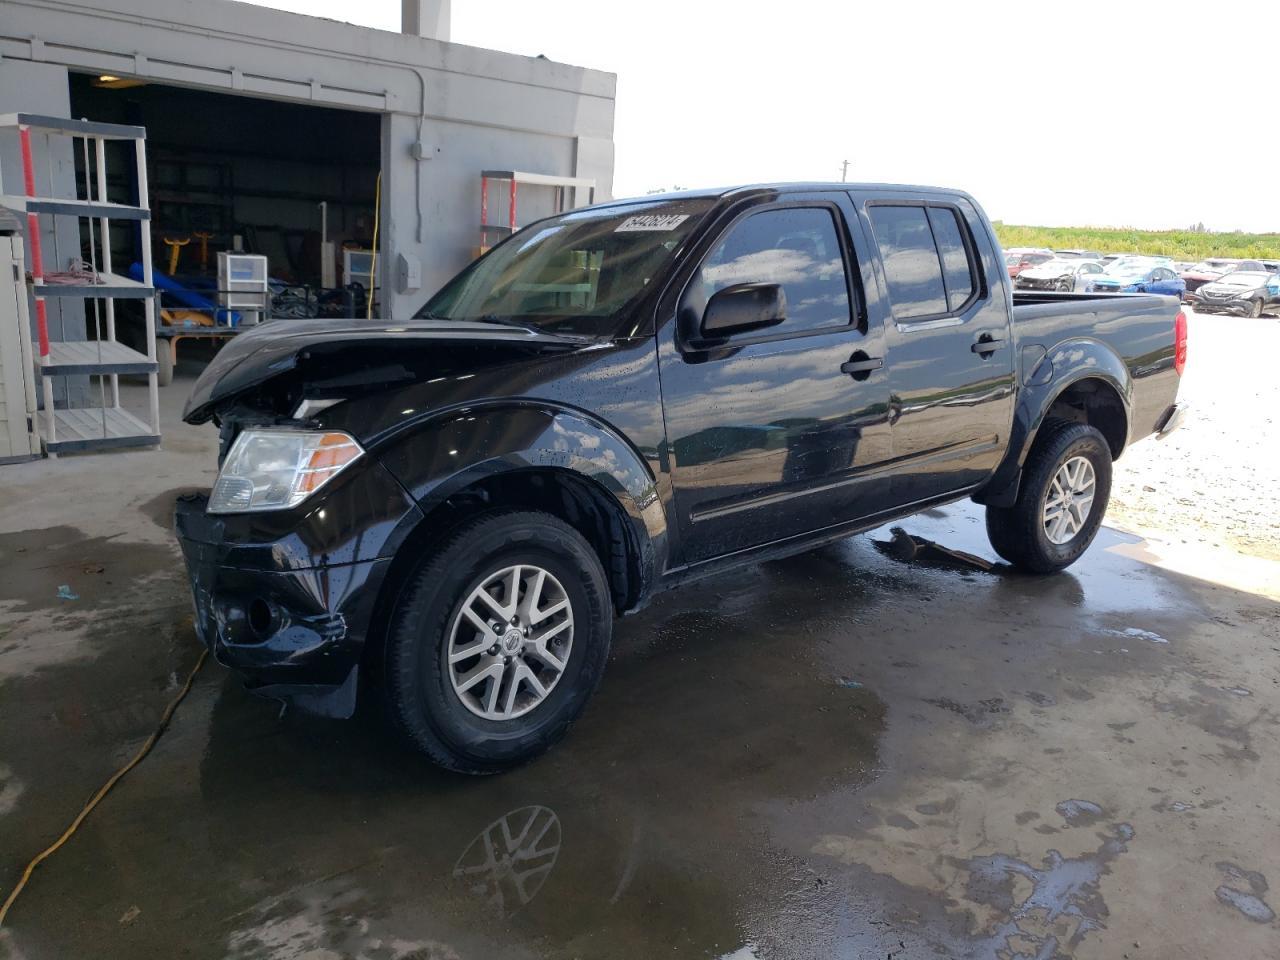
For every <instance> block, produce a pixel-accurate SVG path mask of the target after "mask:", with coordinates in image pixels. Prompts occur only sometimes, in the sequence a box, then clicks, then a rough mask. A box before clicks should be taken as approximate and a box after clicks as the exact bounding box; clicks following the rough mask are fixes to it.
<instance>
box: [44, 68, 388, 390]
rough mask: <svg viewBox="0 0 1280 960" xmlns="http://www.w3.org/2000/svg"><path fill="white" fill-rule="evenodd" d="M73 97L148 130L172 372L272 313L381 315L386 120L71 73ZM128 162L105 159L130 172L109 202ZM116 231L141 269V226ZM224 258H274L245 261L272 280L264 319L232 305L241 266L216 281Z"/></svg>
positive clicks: (252, 271) (79, 111)
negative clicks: (196, 350) (375, 276)
mask: <svg viewBox="0 0 1280 960" xmlns="http://www.w3.org/2000/svg"><path fill="white" fill-rule="evenodd" d="M70 93H71V113H72V116H78V117H90V118H92V119H94V120H102V121H108V122H116V123H128V124H136V125H139V126H143V127H145V128H146V130H147V164H148V168H149V169H148V175H149V182H150V185H151V211H152V219H151V229H152V246H153V249H154V251H155V266H156V278H157V280H156V285H157V286H158V287H159V288H160V289H161V292H160V297H161V307H162V311H161V319H162V321H166V322H162V323H161V324H160V325H159V326H158V328H157V332H158V333H159V335H160V338H161V340H162V341H163V342H162V343H161V344H158V346H159V347H160V348H161V349H160V351H159V352H160V357H159V358H160V361H161V368H162V373H163V371H164V366H165V362H166V360H168V361H170V362H172V360H173V358H174V355H175V353H176V348H177V347H178V344H179V343H180V342H185V341H192V340H201V339H203V340H210V339H212V340H215V341H216V340H223V339H226V338H228V337H231V336H234V335H235V334H236V333H237V332H238V331H239V330H243V329H245V327H247V326H248V325H250V324H252V323H255V322H258V321H260V320H264V319H267V318H269V317H276V318H279V317H298V316H352V315H360V316H363V315H364V313H365V312H366V309H367V299H366V298H367V297H368V296H369V294H370V293H373V295H374V298H375V311H376V295H377V294H376V289H375V287H376V285H375V284H374V283H373V282H372V277H371V259H372V258H371V257H370V256H369V255H368V253H367V251H369V250H371V249H372V246H373V241H374V227H375V223H374V206H375V189H376V183H377V177H378V169H379V157H380V153H379V151H380V137H381V122H380V120H381V118H380V116H379V115H378V114H376V113H360V112H356V111H348V110H337V109H332V108H328V107H314V106H310V105H305V104H298V103H293V102H288V103H286V102H279V101H273V100H267V99H259V98H253V97H246V96H237V95H232V94H225V93H211V92H207V91H203V90H192V89H187V88H184V87H175V86H167V85H163V84H151V83H143V82H140V81H136V80H120V79H117V78H114V77H103V76H97V75H93V76H87V75H74V74H73V75H72V77H71V79H70ZM80 162H81V160H80V158H79V157H77V164H78V165H79V164H80ZM130 162H131V161H130V159H129V158H128V157H126V156H123V155H121V156H120V157H119V158H109V162H108V169H109V170H111V169H114V170H116V171H120V175H119V185H118V187H117V186H116V185H114V184H109V185H108V192H109V193H111V192H112V190H113V189H121V190H123V189H127V187H126V184H127V183H128V182H129V178H128V177H126V176H125V171H127V170H128V169H129V163H130ZM112 199H120V200H122V201H124V202H129V198H126V197H119V198H117V197H115V196H113V197H112ZM322 228H323V229H324V231H325V234H324V235H323V236H322V232H321V231H322ZM115 229H116V232H114V233H113V236H112V238H111V243H112V250H113V259H114V261H115V262H116V263H123V264H129V263H133V262H135V261H136V260H137V259H138V257H137V251H138V243H139V237H138V232H137V229H138V228H136V227H133V226H130V225H128V224H125V223H121V224H119V226H118V227H117V228H115ZM224 252H236V253H242V254H247V255H250V256H258V257H262V258H265V259H264V260H246V261H242V262H237V264H238V267H239V268H240V269H242V270H243V271H247V272H245V273H244V276H253V277H261V276H265V277H266V278H269V281H270V285H269V289H268V291H267V293H266V294H265V295H263V294H259V295H258V296H259V301H260V302H261V303H263V305H264V307H265V309H263V310H262V311H261V312H259V311H258V310H255V309H252V303H253V301H252V300H250V301H248V302H249V304H250V306H249V307H245V306H244V305H243V304H244V303H245V301H244V300H241V301H239V302H240V303H241V306H236V305H235V304H236V303H237V301H235V300H234V299H230V300H229V299H228V295H227V293H226V288H227V287H228V286H229V284H228V283H227V276H228V273H227V271H228V270H232V269H236V267H234V266H224V273H223V275H222V279H221V280H220V277H219V257H218V255H219V253H224Z"/></svg>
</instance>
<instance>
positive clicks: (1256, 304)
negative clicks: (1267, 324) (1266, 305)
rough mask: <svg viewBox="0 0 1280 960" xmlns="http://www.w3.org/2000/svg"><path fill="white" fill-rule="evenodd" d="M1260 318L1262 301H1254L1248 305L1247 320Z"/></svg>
mask: <svg viewBox="0 0 1280 960" xmlns="http://www.w3.org/2000/svg"><path fill="white" fill-rule="evenodd" d="M1260 316H1262V301H1261V300H1254V301H1253V302H1252V303H1250V304H1249V319H1250V320H1257V319H1258V318H1259V317H1260Z"/></svg>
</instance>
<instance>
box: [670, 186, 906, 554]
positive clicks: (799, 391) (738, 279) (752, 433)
mask: <svg viewBox="0 0 1280 960" xmlns="http://www.w3.org/2000/svg"><path fill="white" fill-rule="evenodd" d="M846 212H848V213H850V214H851V213H852V209H851V207H850V205H849V204H848V202H847V197H846V196H845V195H843V194H840V193H835V194H813V195H806V196H804V197H789V198H788V202H786V203H761V204H757V205H754V206H751V207H749V208H747V209H746V210H743V211H740V212H739V214H738V215H737V216H736V217H735V218H734V219H733V221H732V222H731V223H730V224H729V225H728V226H727V227H725V228H724V230H723V232H722V233H721V234H720V236H719V237H718V238H716V239H715V240H714V241H713V242H712V243H711V245H710V247H709V248H708V252H707V253H706V255H705V256H704V257H703V258H702V259H701V261H700V262H699V263H698V264H697V265H696V266H695V268H694V269H693V270H692V272H691V274H690V275H688V277H687V281H686V282H685V283H684V284H683V285H682V286H681V287H680V289H679V291H678V297H677V298H676V299H675V300H674V301H673V305H674V307H675V311H676V312H677V314H678V315H679V316H680V317H681V321H682V322H681V323H677V322H676V317H675V316H671V317H669V318H668V319H669V322H667V323H664V324H663V325H662V326H661V327H660V329H659V333H658V337H659V359H660V365H661V376H662V397H663V411H664V415H665V418H666V430H667V455H668V457H669V463H670V471H671V478H672V487H673V492H674V499H675V505H676V511H677V513H678V516H679V531H680V540H679V543H678V544H677V546H676V549H675V551H674V559H675V563H676V564H677V565H686V564H690V563H697V562H699V561H702V560H708V559H711V558H714V557H717V556H722V555H725V554H729V553H733V552H735V551H739V550H743V549H747V548H750V547H753V546H757V545H760V544H765V543H769V542H772V541H777V540H783V539H786V538H788V537H793V536H796V535H799V534H803V533H806V532H808V531H811V530H815V529H818V528H821V527H827V526H832V525H835V524H839V523H841V522H844V521H847V520H849V519H852V518H855V517H859V516H864V515H867V514H871V513H874V512H876V511H877V510H881V509H884V507H885V502H886V495H887V490H888V482H887V479H885V477H884V471H883V470H882V469H881V470H877V468H878V467H880V466H881V465H882V464H883V463H884V462H885V461H887V460H888V459H889V457H890V447H889V432H888V421H887V409H888V387H887V380H886V370H885V368H884V367H883V366H880V365H879V361H881V360H882V359H883V356H884V335H883V331H882V329H881V328H880V326H879V325H878V324H868V322H867V317H866V312H865V309H864V301H863V298H862V295H861V292H860V291H861V288H862V284H863V282H864V280H863V278H862V277H861V275H860V274H859V272H857V271H856V270H855V271H852V272H851V271H850V269H849V267H850V265H851V264H856V263H857V259H856V255H855V247H854V244H853V237H852V236H851V235H850V232H849V230H848V228H847V225H846V219H845V217H846ZM859 242H861V238H860V237H859ZM867 278H868V279H869V278H870V273H869V272H868V274H867ZM742 283H767V284H778V285H779V286H781V288H782V291H783V294H784V296H785V301H786V314H785V319H784V320H783V322H782V323H781V324H778V325H776V326H772V327H767V328H765V329H763V330H756V331H752V332H748V333H744V334H740V335H737V336H733V337H730V338H728V339H727V341H725V342H724V343H723V344H721V345H718V346H716V347H714V348H712V349H697V348H695V347H694V346H692V345H691V344H690V343H688V342H686V338H685V336H684V335H682V333H681V328H682V327H683V328H684V329H688V328H687V326H685V325H684V324H685V322H686V321H687V320H689V318H692V321H691V322H693V323H695V324H696V323H698V322H699V321H700V318H701V317H702V315H703V311H704V309H705V307H706V304H707V301H708V300H709V298H710V297H711V296H712V295H713V294H715V293H716V292H717V291H719V290H723V289H724V288H726V287H729V286H733V285H736V284H742ZM842 367H843V368H844V369H843V370H842V369H841V368H842Z"/></svg>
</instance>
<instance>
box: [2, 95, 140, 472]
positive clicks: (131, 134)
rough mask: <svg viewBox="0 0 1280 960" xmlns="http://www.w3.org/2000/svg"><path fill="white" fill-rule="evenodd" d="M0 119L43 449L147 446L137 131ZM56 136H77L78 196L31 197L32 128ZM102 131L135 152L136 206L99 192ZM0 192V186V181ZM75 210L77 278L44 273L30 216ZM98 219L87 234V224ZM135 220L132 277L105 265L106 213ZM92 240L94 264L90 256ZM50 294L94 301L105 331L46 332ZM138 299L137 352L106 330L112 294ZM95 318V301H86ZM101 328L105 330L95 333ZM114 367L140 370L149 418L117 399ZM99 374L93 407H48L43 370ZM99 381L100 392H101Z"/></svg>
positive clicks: (103, 176) (49, 382)
mask: <svg viewBox="0 0 1280 960" xmlns="http://www.w3.org/2000/svg"><path fill="white" fill-rule="evenodd" d="M0 128H8V129H16V130H17V131H18V137H19V141H20V143H21V147H22V174H23V186H24V191H25V192H24V195H23V196H2V195H0V202H2V203H4V205H6V206H9V207H11V208H12V209H15V210H19V211H23V212H25V213H26V215H27V234H28V243H29V245H30V250H31V275H32V280H31V292H32V295H33V296H34V298H35V305H36V331H37V334H38V338H39V349H38V353H37V356H36V358H35V359H36V368H37V371H38V373H39V374H40V377H41V380H42V387H43V400H44V416H43V418H42V427H43V429H42V434H43V437H42V439H43V442H44V448H45V451H46V452H47V453H48V454H49V456H51V457H54V456H57V455H58V454H59V453H70V452H80V451H86V450H102V449H112V448H117V447H139V446H154V445H155V444H158V443H159V442H160V394H159V389H158V386H157V383H156V372H157V369H158V367H157V364H156V354H155V351H156V345H155V344H156V340H155V330H156V315H155V288H154V287H153V286H152V274H151V231H150V229H149V222H148V221H149V220H150V218H151V213H150V209H149V206H148V200H147V158H146V135H147V134H146V130H145V129H144V128H143V127H134V126H124V125H121V124H114V123H95V122H93V121H89V120H67V119H62V118H59V117H44V116H38V115H35V114H29V113H11V114H6V115H0ZM33 131H34V132H36V133H42V134H46V135H49V136H64V137H70V138H72V141H73V143H74V141H75V140H76V139H79V140H81V141H83V144H84V152H85V194H86V197H85V199H77V198H57V197H38V196H36V192H35V167H34V164H33V160H32V152H31V134H32V132H33ZM107 140H132V141H133V142H134V148H135V150H136V156H137V196H138V205H137V206H129V205H127V204H120V203H110V202H108V201H107V161H106V148H105V143H106V141H107ZM91 148H92V152H93V160H94V163H93V165H92V167H93V175H94V180H95V181H96V198H95V195H94V194H95V190H94V189H93V188H92V186H91V184H90V176H91V169H90V163H89V152H90V149H91ZM0 194H3V186H2V185H0ZM42 215H43V216H51V217H59V216H65V217H75V218H77V219H79V220H83V219H87V220H88V221H89V230H88V233H89V242H90V251H91V255H90V256H91V263H90V270H89V271H88V275H87V276H86V277H84V278H83V280H82V281H81V282H66V278H65V276H64V277H62V278H60V279H61V281H62V282H48V281H49V275H47V274H46V273H45V269H44V260H43V255H42V252H41V249H40V221H39V218H40V216H42ZM95 220H96V221H97V223H98V239H97V242H96V243H95V239H94V230H93V224H94V221H95ZM112 220H135V221H139V222H140V226H141V230H140V233H141V238H142V243H141V252H142V282H141V283H139V282H138V281H136V280H132V279H130V278H129V277H125V276H121V275H118V274H116V273H114V272H113V271H112V266H111V237H110V230H111V221H112ZM98 247H101V251H102V264H101V269H99V267H98V264H97V263H96V258H97V250H98ZM59 297H67V298H77V299H82V300H86V301H87V300H101V301H103V303H104V305H105V320H106V323H105V330H104V329H103V328H102V327H101V326H99V328H98V329H97V330H96V331H95V332H96V333H97V334H98V339H96V340H78V341H63V342H53V343H51V342H50V341H49V325H48V319H47V316H46V307H45V301H46V300H49V299H55V298H59ZM126 298H128V299H140V300H142V302H143V308H144V314H145V317H146V344H147V352H146V353H145V354H144V353H140V352H139V351H137V350H134V349H132V348H131V347H128V346H126V345H125V344H123V343H121V342H120V341H119V340H117V339H116V316H115V301H116V300H118V299H126ZM94 316H95V318H98V313H97V309H96V306H95V310H94ZM104 333H105V336H104V335H103V334H104ZM120 374H146V375H147V385H148V401H149V414H150V417H149V419H150V423H145V422H143V421H142V420H141V419H139V418H138V417H136V416H134V415H133V414H132V413H130V412H129V411H127V410H125V409H123V408H122V407H121V406H120ZM84 375H89V376H91V377H97V378H99V386H100V399H101V402H100V403H99V405H97V406H91V407H78V408H71V407H67V408H63V409H56V408H55V406H54V394H53V378H55V377H67V376H84ZM108 389H109V395H108Z"/></svg>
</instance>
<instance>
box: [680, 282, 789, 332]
mask: <svg viewBox="0 0 1280 960" xmlns="http://www.w3.org/2000/svg"><path fill="white" fill-rule="evenodd" d="M785 319H787V295H786V293H784V292H783V290H782V287H781V286H779V285H778V284H776V283H735V284H734V285H733V286H731V287H725V288H724V289H723V290H720V291H718V292H717V293H715V294H713V295H712V297H711V299H710V300H708V301H707V309H706V310H704V311H703V312H702V325H701V327H700V329H699V333H700V335H701V336H700V339H702V340H720V339H722V338H724V337H730V336H733V335H734V334H738V333H746V332H748V331H751V330H763V329H764V328H765V327H773V326H777V325H778V324H780V323H782V321H783V320H785Z"/></svg>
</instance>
